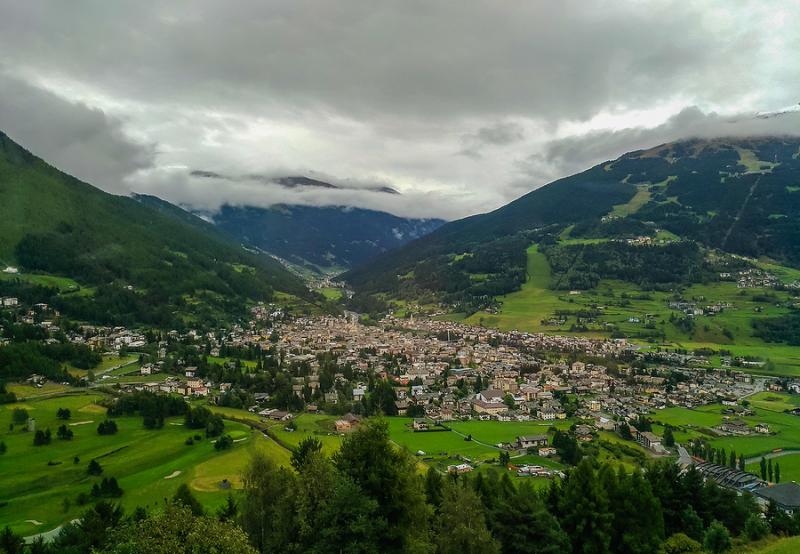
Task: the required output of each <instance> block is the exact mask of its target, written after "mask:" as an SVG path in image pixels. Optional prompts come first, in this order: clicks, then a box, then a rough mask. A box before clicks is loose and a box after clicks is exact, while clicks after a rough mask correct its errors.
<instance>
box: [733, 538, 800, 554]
mask: <svg viewBox="0 0 800 554" xmlns="http://www.w3.org/2000/svg"><path fill="white" fill-rule="evenodd" d="M742 552H747V553H748V554H797V552H800V537H788V538H780V539H776V538H774V537H773V538H770V539H768V540H767V541H766V544H763V545H759V546H756V547H754V548H752V547H747V548H746V549H745V550H742Z"/></svg>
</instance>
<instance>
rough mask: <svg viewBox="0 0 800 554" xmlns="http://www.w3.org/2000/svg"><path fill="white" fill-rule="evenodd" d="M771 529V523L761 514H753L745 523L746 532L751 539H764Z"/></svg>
mask: <svg viewBox="0 0 800 554" xmlns="http://www.w3.org/2000/svg"><path fill="white" fill-rule="evenodd" d="M769 531H770V528H769V523H767V521H766V520H765V519H764V517H762V516H761V515H760V514H752V515H751V516H750V517H748V518H747V522H745V524H744V532H745V534H746V535H747V538H748V539H750V540H751V541H757V540H761V539H763V538H764V537H766V536H767V535H769Z"/></svg>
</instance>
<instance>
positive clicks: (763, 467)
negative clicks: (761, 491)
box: [761, 456, 767, 481]
mask: <svg viewBox="0 0 800 554" xmlns="http://www.w3.org/2000/svg"><path fill="white" fill-rule="evenodd" d="M761 479H763V480H764V481H766V480H767V459H766V458H765V457H764V456H761Z"/></svg>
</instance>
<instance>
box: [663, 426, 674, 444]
mask: <svg viewBox="0 0 800 554" xmlns="http://www.w3.org/2000/svg"><path fill="white" fill-rule="evenodd" d="M664 446H675V436H674V435H673V434H672V426H670V425H667V426H666V427H665V428H664Z"/></svg>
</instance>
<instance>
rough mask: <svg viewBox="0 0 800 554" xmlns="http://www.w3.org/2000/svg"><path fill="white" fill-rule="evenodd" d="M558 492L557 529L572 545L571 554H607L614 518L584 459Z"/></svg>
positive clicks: (588, 462)
mask: <svg viewBox="0 0 800 554" xmlns="http://www.w3.org/2000/svg"><path fill="white" fill-rule="evenodd" d="M562 491H563V494H562V497H561V502H560V508H559V511H560V512H561V514H562V517H561V525H562V527H563V528H564V531H566V533H567V534H568V535H569V537H570V539H571V541H572V551H573V552H574V553H575V554H605V553H607V552H610V548H611V534H612V524H613V519H614V516H613V514H612V513H611V510H610V507H609V502H608V497H607V496H606V493H605V491H604V490H603V489H602V488H601V487H600V483H599V482H598V480H597V475H596V474H595V471H594V468H593V467H592V462H591V461H590V460H589V459H588V458H584V459H583V460H582V461H581V463H580V464H578V466H577V467H576V468H575V469H574V470H572V471H571V472H570V473H569V475H568V476H567V479H566V484H565V485H564V486H563V488H562Z"/></svg>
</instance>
